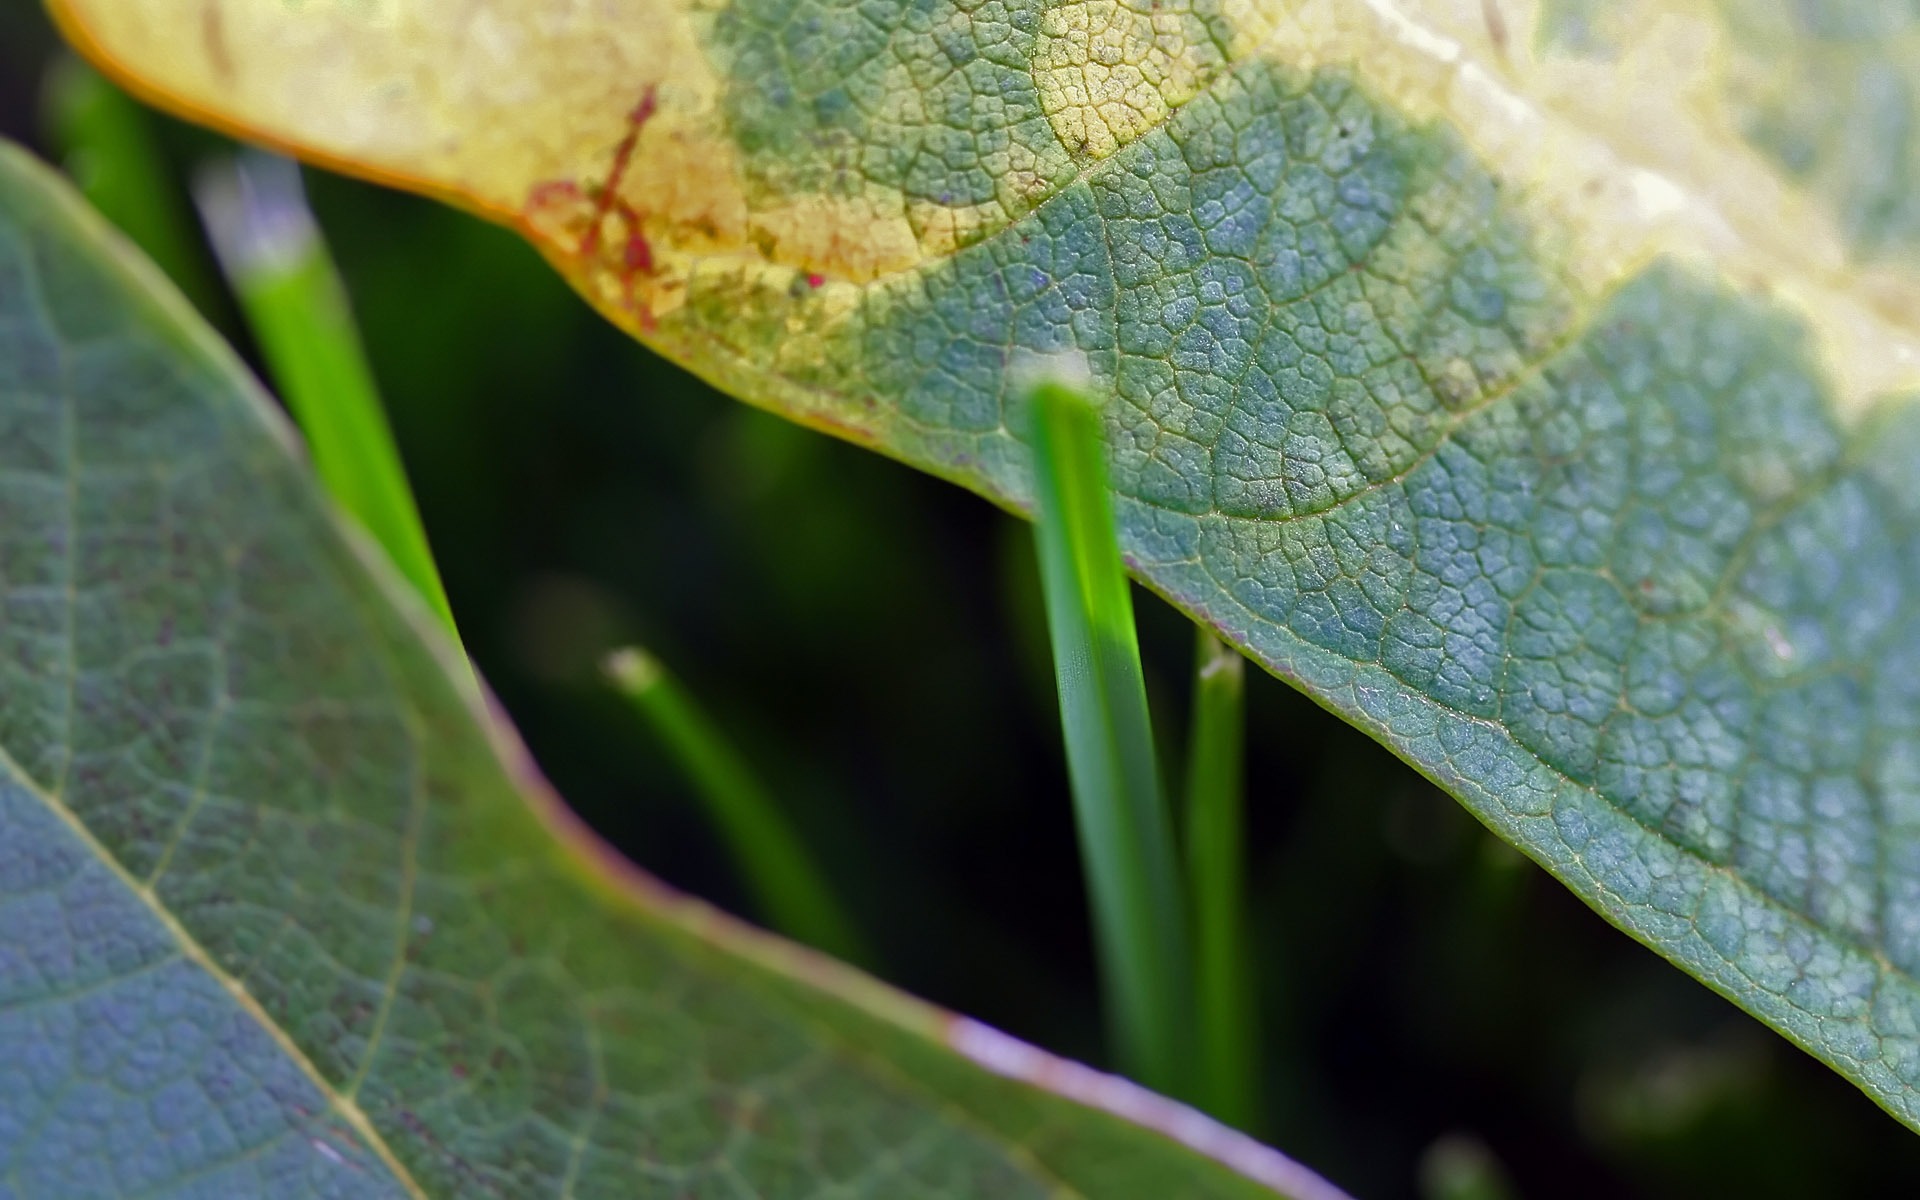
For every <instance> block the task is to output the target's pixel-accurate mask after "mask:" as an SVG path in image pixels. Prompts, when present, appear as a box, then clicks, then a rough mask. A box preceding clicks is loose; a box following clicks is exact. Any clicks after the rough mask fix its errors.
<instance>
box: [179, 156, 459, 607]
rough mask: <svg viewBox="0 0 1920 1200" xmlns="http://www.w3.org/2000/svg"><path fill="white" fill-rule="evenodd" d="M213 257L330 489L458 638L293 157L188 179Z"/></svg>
mask: <svg viewBox="0 0 1920 1200" xmlns="http://www.w3.org/2000/svg"><path fill="white" fill-rule="evenodd" d="M195 191H196V195H197V198H198V199H199V201H200V208H201V212H202V214H203V215H204V216H205V219H206V223H207V229H208V231H209V232H210V233H211V234H212V237H213V244H214V248H215V250H216V251H217V252H218V254H219V258H220V264H221V266H222V267H223V268H224V269H225V271H226V273H227V279H228V281H229V282H230V283H231V284H232V285H233V291H234V295H235V296H236V297H238V299H239V301H240V307H241V309H242V311H244V312H245V314H246V318H247V323H248V325H249V326H250V327H251V328H252V330H253V336H254V340H255V341H256V342H258V343H259V346H260V353H261V354H262V356H264V357H265V359H266V362H267V367H268V370H269V371H270V373H271V374H272V376H273V380H274V383H275V385H276V386H277V387H278V389H279V391H280V394H281V397H282V398H283V399H284V400H285V401H286V403H287V407H288V408H289V409H290V410H292V412H293V415H294V419H295V420H296V421H298V422H299V424H300V430H301V432H302V433H304V434H305V435H306V439H307V447H308V450H309V452H310V453H311V454H312V456H313V467H314V471H315V473H316V474H318V475H319V477H320V481H321V483H322V484H324V485H325V486H326V489H327V491H328V492H329V493H331V494H332V496H333V498H334V500H335V501H336V502H337V503H339V505H340V506H341V507H342V508H344V509H345V510H346V511H347V512H349V513H351V514H352V515H353V517H354V518H355V519H356V520H358V521H359V522H360V524H361V525H362V526H363V527H364V528H365V529H366V530H367V532H368V533H370V534H372V535H373V537H374V539H375V540H376V541H378V542H379V543H380V545H381V546H382V547H384V548H385V549H386V552H387V554H388V555H389V556H390V557H391V558H392V559H393V562H394V565H395V566H397V567H398V568H399V569H400V573H401V574H402V575H403V576H405V577H406V578H407V580H408V581H409V582H411V583H412V584H413V586H414V588H415V589H416V590H417V591H418V592H419V593H420V595H421V597H422V598H424V599H425V600H426V602H427V605H428V607H430V608H431V609H432V610H433V611H434V613H436V614H437V615H438V616H439V617H440V619H441V621H442V622H444V623H445V625H446V628H447V631H448V632H449V633H451V634H453V635H454V637H455V638H456V639H457V638H458V636H459V634H458V631H457V630H456V629H455V627H454V623H453V610H452V608H451V607H450V606H449V605H448V603H447V593H446V589H445V588H444V587H442V586H441V583H440V572H439V571H438V570H437V569H436V568H435V567H434V563H433V551H432V550H431V549H430V548H429V547H428V545H427V535H426V531H425V530H424V529H423V528H422V527H421V525H420V512H419V509H418V508H416V507H415V505H414V501H413V491H412V489H411V488H410V487H408V485H407V475H406V470H405V468H404V467H403V466H402V465H401V462H400V452H399V450H398V449H397V448H396V447H395V446H394V442H393V431H392V430H391V429H390V428H389V427H388V425H387V417H386V413H385V411H384V410H383V409H382V408H381V405H380V393H379V389H378V388H377V387H376V386H375V384H374V380H373V371H372V369H371V368H370V367H369V366H368V365H367V359H366V354H365V352H364V350H362V348H361V344H360V333H359V330H358V329H357V328H356V327H355V325H354V321H353V313H352V310H351V309H350V308H349V306H348V304H347V295H346V291H345V289H344V288H343V287H342V286H341V283H340V276H339V273H338V272H337V271H336V270H335V268H334V265H333V259H332V258H331V256H329V255H328V253H327V247H326V243H325V242H324V241H323V240H322V239H321V236H320V230H319V227H318V226H316V225H315V224H314V221H313V216H312V214H311V213H310V212H309V211H308V209H307V203H306V197H305V195H304V194H303V193H302V191H301V187H300V176H299V169H298V168H297V167H295V166H294V165H293V164H292V163H290V162H288V161H286V160H284V159H277V158H271V157H268V156H266V155H260V154H254V155H249V156H247V157H246V158H244V159H240V160H235V161H234V162H233V163H231V164H227V165H222V166H216V167H213V168H210V169H209V170H208V171H207V172H206V173H205V174H204V175H203V176H202V178H201V180H200V181H199V184H198V186H197V187H196V189H195Z"/></svg>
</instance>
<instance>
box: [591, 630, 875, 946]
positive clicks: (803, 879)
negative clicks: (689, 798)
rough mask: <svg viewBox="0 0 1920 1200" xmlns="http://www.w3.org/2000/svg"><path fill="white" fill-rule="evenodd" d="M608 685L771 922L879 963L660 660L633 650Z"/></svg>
mask: <svg viewBox="0 0 1920 1200" xmlns="http://www.w3.org/2000/svg"><path fill="white" fill-rule="evenodd" d="M606 672H607V677H608V678H609V679H610V680H612V681H613V684H614V686H615V687H617V688H619V690H620V693H621V694H622V695H624V696H625V697H626V698H627V699H628V700H629V701H630V702H631V703H632V705H633V709H634V711H635V712H637V713H638V714H639V715H640V716H641V718H642V719H643V720H644V721H645V722H646V723H647V725H648V726H649V727H650V728H651V729H652V730H653V732H654V733H655V735H656V736H658V737H659V739H660V740H661V742H663V743H664V744H665V745H666V748H667V750H668V751H669V752H670V753H671V754H672V755H673V757H674V758H675V760H677V761H678V762H679V764H680V768H681V770H683V771H684V772H686V775H687V778H688V779H690V780H691V781H692V782H693V784H694V786H695V788H696V789H697V790H698V792H699V794H700V796H701V798H702V799H703V800H704V801H705V802H706V806H707V811H708V812H709V813H711V814H712V817H713V821H714V824H715V825H716V826H717V827H718V829H719V832H720V835H721V838H722V839H723V840H724V841H725V843H726V846H727V850H728V852H729V853H730V854H731V855H732V856H733V860H734V864H735V866H736V867H737V868H738V870H739V872H740V874H741V876H742V877H743V878H744V880H745V881H746V884H747V887H748V890H750V891H751V892H752V893H753V897H754V901H755V903H756V904H757V905H758V906H759V908H760V911H761V913H762V914H764V916H765V917H766V919H767V922H768V923H769V924H770V925H772V926H773V927H774V928H775V929H778V930H779V931H780V932H782V933H784V934H786V935H787V936H789V937H792V938H796V939H798V940H800V941H803V942H806V943H808V944H809V945H812V946H816V947H818V948H819V949H821V950H825V951H826V952H828V953H829V954H833V955H835V956H837V957H840V958H843V959H846V960H847V961H849V962H855V963H862V964H871V963H872V962H873V961H874V958H873V956H872V954H871V953H869V951H868V948H867V946H866V944H865V941H864V939H862V938H861V937H860V935H859V933H858V932H857V930H856V927H855V925H854V923H853V921H852V920H851V919H850V918H849V917H848V916H847V913H846V910H845V909H843V908H842V907H841V906H840V902H839V901H838V900H837V899H836V898H835V896H834V892H833V889H832V888H831V887H830V886H829V885H828V883H827V877H826V874H825V872H823V871H822V870H821V869H820V867H819V866H818V864H816V863H815V862H814V860H813V857H812V855H810V854H809V853H808V852H807V848H806V844H805V843H804V842H803V841H801V839H800V835H799V834H798V832H797V831H795V829H794V828H793V826H792V824H790V823H789V822H788V820H787V818H786V816H785V815H784V814H783V813H782V812H781V811H780V808H779V806H777V805H776V804H774V802H773V798H772V797H771V796H769V795H768V794H767V791H766V789H765V788H763V787H762V786H761V785H760V781H759V780H758V779H757V778H755V777H754V774H753V772H752V770H750V769H749V768H748V766H747V764H746V760H745V759H744V758H743V757H742V756H741V755H740V754H739V753H738V752H737V751H736V750H735V749H734V748H733V746H732V745H731V744H729V743H728V742H727V740H726V738H725V736H723V735H722V734H721V732H720V730H719V729H718V728H717V727H716V726H715V725H714V723H713V722H712V721H711V720H710V719H709V718H708V717H707V715H706V713H704V712H702V711H701V709H700V706H699V705H698V704H696V703H694V700H693V697H692V696H691V695H689V694H688V692H687V690H686V688H685V687H684V686H682V685H681V683H680V681H679V680H678V679H676V678H674V676H673V675H672V673H671V672H669V671H668V670H667V669H666V668H665V667H664V666H662V665H661V663H660V662H659V660H658V659H655V658H654V657H653V656H652V655H650V654H648V653H647V652H646V651H644V650H640V649H637V648H634V647H629V648H627V649H624V650H620V651H617V652H615V653H614V654H613V655H611V656H609V657H608V659H607V662H606Z"/></svg>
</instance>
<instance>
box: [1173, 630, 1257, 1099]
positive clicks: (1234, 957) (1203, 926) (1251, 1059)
mask: <svg viewBox="0 0 1920 1200" xmlns="http://www.w3.org/2000/svg"><path fill="white" fill-rule="evenodd" d="M1197 633H1198V635H1199V636H1198V638H1197V639H1196V644H1195V647H1194V669H1193V730H1192V734H1191V736H1190V738H1189V740H1188V746H1187V807H1186V833H1187V881H1188V885H1189V886H1190V887H1191V888H1192V893H1193V914H1194V933H1195V936H1194V959H1195V963H1194V967H1195V969H1194V986H1195V991H1196V993H1197V994H1196V998H1195V1011H1196V1014H1197V1017H1198V1020H1197V1022H1196V1030H1197V1034H1198V1039H1199V1050H1198V1056H1197V1059H1196V1063H1197V1068H1198V1069H1197V1070H1196V1072H1195V1074H1196V1078H1195V1081H1194V1096H1195V1098H1196V1099H1197V1100H1198V1101H1199V1103H1200V1105H1201V1106H1202V1107H1203V1108H1205V1109H1206V1110H1207V1111H1209V1112H1211V1113H1212V1114H1213V1115H1214V1116H1216V1117H1219V1118H1220V1119H1221V1120H1223V1121H1226V1122H1227V1123H1228V1124H1231V1125H1237V1126H1239V1127H1240V1128H1242V1129H1247V1128H1250V1127H1251V1126H1252V1123H1253V1119H1254V1115H1255V1107H1256V1104H1257V1102H1258V1095H1257V1088H1256V1076H1255V1065H1256V1064H1257V1062H1258V1060H1259V1056H1258V1053H1257V1049H1258V1047H1257V1042H1256V1038H1255V1028H1254V1011H1255V1009H1254V1003H1253V982H1252V976H1251V973H1250V972H1249V971H1248V969H1247V967H1248V963H1249V962H1250V961H1251V960H1250V958H1249V949H1248V945H1247V932H1246V909H1245V905H1246V850H1245V846H1244V844H1243V843H1244V837H1243V829H1244V826H1243V821H1244V815H1243V813H1244V808H1245V801H1244V796H1245V785H1244V778H1245V761H1246V719H1245V715H1244V710H1243V698H1242V697H1243V689H1244V687H1245V677H1246V672H1245V669H1244V661H1243V660H1242V659H1241V657H1240V653H1239V652H1238V651H1237V650H1234V649H1232V648H1231V647H1228V646H1225V645H1222V644H1221V642H1220V640H1219V639H1218V638H1216V637H1214V636H1213V635H1212V634H1211V633H1209V632H1208V631H1207V630H1205V629H1198V630H1197Z"/></svg>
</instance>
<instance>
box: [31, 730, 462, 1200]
mask: <svg viewBox="0 0 1920 1200" xmlns="http://www.w3.org/2000/svg"><path fill="white" fill-rule="evenodd" d="M0 770H4V771H5V772H6V773H7V774H8V775H10V776H12V778H13V780H14V782H16V783H17V784H19V785H20V787H21V788H23V789H25V790H26V791H27V792H28V793H30V794H31V795H33V797H34V798H35V799H37V800H39V801H40V803H41V804H42V805H44V806H45V807H46V809H47V811H48V812H49V813H51V814H53V816H54V817H55V818H56V819H58V820H59V821H60V822H61V824H63V825H64V826H66V828H67V830H68V831H69V832H70V833H71V834H72V835H73V836H74V838H75V839H76V840H78V841H79V843H80V844H81V845H82V846H83V847H84V848H85V849H86V851H87V853H88V854H90V855H92V856H93V858H94V859H96V860H97V861H98V862H99V863H100V864H101V865H103V866H104V867H106V869H107V870H108V871H109V872H111V873H112V874H113V877H114V878H115V879H116V880H117V881H119V883H120V885H121V886H122V887H124V888H126V889H127V891H128V892H130V893H131V894H132V895H133V896H135V897H136V898H138V899H139V901H140V903H141V904H143V905H144V906H145V907H146V909H147V911H148V912H150V913H151V914H152V915H153V917H154V919H155V920H157V921H158V922H159V923H160V926H161V928H163V929H165V930H166V932H167V936H168V937H169V938H171V939H172V940H173V942H174V945H175V946H176V947H177V948H178V949H179V952H180V955H181V957H182V958H184V959H186V960H187V961H188V962H191V963H192V964H193V965H195V966H196V967H199V968H200V969H201V970H202V971H205V972H206V973H207V975H208V976H209V977H211V978H212V979H213V980H214V982H215V983H217V984H219V985H220V988H221V990H223V991H224V992H226V993H227V995H228V996H229V997H230V998H232V1000H233V1001H234V1003H235V1004H237V1005H239V1006H240V1008H241V1009H242V1010H243V1011H244V1012H245V1013H246V1014H247V1015H248V1016H249V1017H250V1018H252V1020H253V1022H254V1023H255V1024H256V1025H258V1026H259V1027H260V1029H261V1031H262V1032H263V1033H265V1034H266V1035H267V1036H268V1037H269V1038H270V1039H272V1041H273V1044H274V1046H275V1047H276V1048H277V1049H278V1050H279V1051H280V1052H281V1053H282V1054H283V1055H285V1056H286V1058H287V1060H288V1061H289V1062H292V1063H293V1064H294V1065H295V1066H296V1067H297V1068H298V1069H299V1070H300V1072H301V1073H302V1074H304V1075H305V1076H306V1077H307V1079H308V1080H309V1081H310V1082H311V1083H312V1084H313V1086H314V1087H315V1088H316V1089H318V1091H319V1092H320V1094H321V1095H323V1096H325V1097H326V1099H327V1104H328V1106H329V1107H331V1108H332V1109H333V1110H334V1112H335V1113H336V1114H338V1115H339V1117H340V1119H341V1120H342V1121H344V1122H346V1124H347V1126H348V1127H349V1128H351V1129H352V1130H353V1131H354V1133H355V1134H356V1135H358V1136H359V1138H360V1139H361V1141H363V1142H365V1143H366V1145H367V1148H368V1149H370V1150H371V1151H373V1153H374V1156H375V1157H377V1158H378V1159H379V1160H380V1163H381V1165H382V1166H384V1167H385V1168H386V1169H387V1171H388V1173H389V1174H390V1175H392V1176H393V1178H394V1180H395V1181H396V1182H397V1183H398V1184H399V1185H400V1186H401V1188H402V1189H404V1190H405V1192H406V1194H407V1195H408V1196H409V1197H412V1198H413V1200H432V1198H431V1197H430V1196H429V1195H428V1194H427V1192H426V1191H425V1190H424V1189H423V1188H422V1187H421V1186H420V1184H419V1183H418V1182H417V1181H416V1180H415V1179H414V1178H413V1176H412V1174H411V1173H410V1172H409V1171H408V1170H407V1168H406V1167H405V1166H404V1165H403V1164H402V1163H401V1162H400V1159H399V1157H398V1156H397V1155H396V1154H395V1153H394V1152H393V1148H392V1147H391V1146H389V1145H388V1144H387V1141H386V1139H385V1138H384V1137H382V1136H381V1134H380V1131H379V1129H378V1128H376V1127H375V1126H374V1124H373V1121H372V1120H371V1119H370V1118H369V1117H368V1116H367V1113H366V1110H365V1109H362V1108H361V1107H360V1105H359V1104H358V1103H357V1102H355V1101H354V1100H353V1098H352V1097H350V1096H347V1095H344V1094H342V1093H341V1092H340V1091H339V1090H338V1089H336V1088H335V1087H334V1086H333V1084H332V1083H331V1082H330V1081H329V1080H328V1079H327V1077H326V1076H325V1075H324V1074H323V1073H322V1072H321V1071H320V1068H319V1067H318V1066H316V1065H315V1064H314V1062H313V1060H312V1059H310V1058H308V1057H307V1055H306V1053H305V1051H303V1050H301V1048H300V1046H299V1044H298V1043H296V1042H295V1041H294V1040H293V1039H292V1037H290V1036H289V1035H288V1034H287V1032H286V1030H284V1029H282V1028H281V1027H280V1024H279V1023H278V1022H277V1021H275V1020H274V1019H273V1017H272V1016H271V1015H269V1014H268V1012H267V1010H266V1009H265V1008H263V1007H262V1006H261V1004H260V1002H259V1001H258V1000H256V999H255V998H254V997H253V994H252V993H251V992H249V991H248V990H247V987H246V985H245V984H244V983H242V982H240V980H238V979H236V978H235V977H234V976H232V975H230V974H228V973H227V971H226V970H225V969H224V968H223V967H221V965H220V964H219V962H217V961H216V960H215V959H214V957H213V955H212V954H211V953H209V952H208V950H207V949H206V947H204V946H202V945H201V944H200V942H199V941H198V940H197V939H196V938H195V937H194V936H193V934H192V933H190V932H189V931H188V930H187V928H186V927H185V926H184V925H182V924H181V923H180V921H179V919H178V918H176V917H175V916H174V915H173V913H172V912H171V911H169V910H168V908H167V906H166V905H165V904H163V903H161V901H160V898H159V896H158V895H156V894H155V893H154V891H153V889H151V888H149V887H147V886H146V885H145V884H143V883H141V882H140V881H139V880H138V879H136V878H134V876H133V874H132V873H131V872H129V871H128V870H127V869H126V868H125V867H124V866H122V865H121V863H120V860H119V859H118V858H117V857H115V856H114V855H113V854H112V853H111V852H109V851H108V850H107V848H106V847H105V846H103V845H102V844H101V843H100V840H99V839H98V838H96V837H95V836H94V835H93V831H92V830H90V829H88V828H87V826H86V823H85V822H83V821H81V820H80V818H79V817H78V816H77V815H75V813H74V812H73V810H72V809H70V808H68V807H67V805H66V804H65V802H63V801H62V800H61V799H60V798H59V796H57V795H55V794H54V793H52V792H50V791H48V790H46V789H45V788H43V787H41V786H40V785H39V783H37V782H35V780H34V779H33V777H32V776H30V775H28V774H27V773H26V772H25V771H24V770H22V769H21V767H20V765H19V763H17V762H16V761H15V760H14V758H13V755H12V753H11V752H10V751H8V750H7V749H6V748H5V747H4V746H0Z"/></svg>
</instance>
